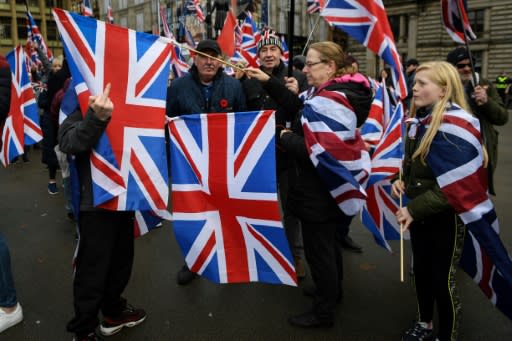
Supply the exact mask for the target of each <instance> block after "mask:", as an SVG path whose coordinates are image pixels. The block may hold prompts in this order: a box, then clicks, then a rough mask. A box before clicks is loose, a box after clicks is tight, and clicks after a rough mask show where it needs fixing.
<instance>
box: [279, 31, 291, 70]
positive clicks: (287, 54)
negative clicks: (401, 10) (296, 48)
mask: <svg viewBox="0 0 512 341" xmlns="http://www.w3.org/2000/svg"><path fill="white" fill-rule="evenodd" d="M281 45H282V46H283V57H282V58H281V59H282V60H283V62H284V63H285V64H288V61H289V59H290V50H288V45H286V39H285V38H284V36H281Z"/></svg>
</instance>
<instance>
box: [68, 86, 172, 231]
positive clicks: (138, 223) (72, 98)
mask: <svg viewBox="0 0 512 341" xmlns="http://www.w3.org/2000/svg"><path fill="white" fill-rule="evenodd" d="M79 108H80V104H79V102H78V96H77V88H76V87H75V85H74V83H73V80H71V83H70V84H69V87H68V89H67V90H66V93H65V94H64V97H63V98H62V103H61V106H60V110H59V124H61V123H62V122H63V121H64V120H65V119H66V117H68V116H69V115H70V114H72V113H73V112H74V111H75V110H77V109H79ZM67 160H68V163H69V169H70V177H71V181H70V182H71V198H72V199H71V202H72V205H71V206H72V209H73V213H74V215H75V221H77V222H78V221H79V219H78V217H79V215H80V179H79V176H78V170H77V168H76V162H75V157H74V155H68V157H67ZM162 213H163V212H162V211H158V212H153V211H135V219H134V236H135V237H136V238H137V237H140V236H142V235H144V234H146V233H148V232H149V231H151V230H153V229H154V228H156V227H159V226H161V225H162V224H161V223H162V219H168V220H170V216H169V215H167V214H165V213H164V214H162Z"/></svg>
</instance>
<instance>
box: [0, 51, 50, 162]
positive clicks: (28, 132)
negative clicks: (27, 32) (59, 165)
mask: <svg viewBox="0 0 512 341" xmlns="http://www.w3.org/2000/svg"><path fill="white" fill-rule="evenodd" d="M6 59H7V62H8V63H9V67H10V68H11V103H10V107H9V114H8V115H7V119H6V120H5V125H4V127H3V131H2V149H1V150H0V160H1V161H2V164H3V165H4V167H7V165H8V164H9V163H10V161H11V160H12V159H14V158H15V157H16V156H19V155H22V154H23V152H24V146H25V145H27V146H28V145H31V144H34V143H37V142H39V141H41V139H42V138H43V132H42V131H41V128H40V126H39V113H38V111H37V105H36V100H35V97H34V90H33V89H32V85H31V84H30V80H29V79H28V73H27V68H26V62H25V52H24V50H23V48H22V47H21V46H18V47H16V48H15V49H14V50H12V51H11V52H9V54H7V56H6Z"/></svg>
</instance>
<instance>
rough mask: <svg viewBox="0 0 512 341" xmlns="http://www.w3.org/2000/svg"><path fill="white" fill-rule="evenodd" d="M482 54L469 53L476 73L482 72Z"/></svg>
mask: <svg viewBox="0 0 512 341" xmlns="http://www.w3.org/2000/svg"><path fill="white" fill-rule="evenodd" d="M483 52H484V51H471V56H472V57H473V61H474V66H475V71H476V72H478V73H481V72H482V60H483Z"/></svg>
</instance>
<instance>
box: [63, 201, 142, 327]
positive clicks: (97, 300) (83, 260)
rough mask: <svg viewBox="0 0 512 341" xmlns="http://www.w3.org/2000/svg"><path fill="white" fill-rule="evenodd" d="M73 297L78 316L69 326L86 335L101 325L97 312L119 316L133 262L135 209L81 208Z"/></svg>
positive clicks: (76, 315) (124, 303)
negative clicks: (102, 209) (117, 210)
mask: <svg viewBox="0 0 512 341" xmlns="http://www.w3.org/2000/svg"><path fill="white" fill-rule="evenodd" d="M79 232H80V242H79V246H78V253H77V256H76V269H75V278H74V282H73V299H74V308H75V317H74V318H73V319H72V320H71V321H70V322H69V323H68V325H67V330H68V331H70V332H72V333H75V334H77V335H87V334H88V333H90V332H92V331H94V329H95V328H96V327H97V326H98V324H99V320H98V313H99V311H100V310H101V312H102V313H103V315H104V316H109V317H115V316H118V315H119V314H120V313H121V312H122V311H123V310H124V308H125V307H126V301H125V300H124V299H123V298H122V297H121V294H122V293H123V291H124V289H125V287H126V285H127V284H128V280H129V279H130V275H131V272H132V265H133V212H115V211H82V212H80V217H79Z"/></svg>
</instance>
